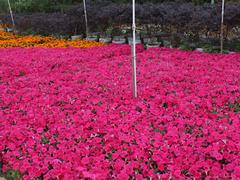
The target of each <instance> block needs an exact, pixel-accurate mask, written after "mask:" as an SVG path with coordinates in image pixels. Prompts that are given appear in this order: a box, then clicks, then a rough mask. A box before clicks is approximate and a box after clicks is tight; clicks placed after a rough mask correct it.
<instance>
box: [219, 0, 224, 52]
mask: <svg viewBox="0 0 240 180" xmlns="http://www.w3.org/2000/svg"><path fill="white" fill-rule="evenodd" d="M224 9H225V2H224V0H222V20H221V35H220V36H221V40H220V41H221V42H220V43H221V45H220V46H221V53H223V30H224V26H223V23H224Z"/></svg>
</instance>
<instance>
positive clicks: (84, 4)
mask: <svg viewBox="0 0 240 180" xmlns="http://www.w3.org/2000/svg"><path fill="white" fill-rule="evenodd" d="M83 8H84V17H85V26H86V37H88V18H87V6H86V0H83Z"/></svg>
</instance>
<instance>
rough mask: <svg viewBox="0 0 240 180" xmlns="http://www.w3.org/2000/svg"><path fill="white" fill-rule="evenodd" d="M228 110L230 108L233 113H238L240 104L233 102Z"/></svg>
mask: <svg viewBox="0 0 240 180" xmlns="http://www.w3.org/2000/svg"><path fill="white" fill-rule="evenodd" d="M229 108H232V109H233V111H234V112H236V113H238V112H240V103H239V102H237V101H235V102H234V103H230V104H229Z"/></svg>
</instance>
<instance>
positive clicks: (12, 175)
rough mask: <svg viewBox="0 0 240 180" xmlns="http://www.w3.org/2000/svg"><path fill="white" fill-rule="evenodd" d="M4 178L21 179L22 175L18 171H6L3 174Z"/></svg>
mask: <svg viewBox="0 0 240 180" xmlns="http://www.w3.org/2000/svg"><path fill="white" fill-rule="evenodd" d="M5 177H6V178H7V179H16V180H17V179H21V178H22V174H21V173H20V172H19V171H15V170H12V169H10V170H7V172H6V173H5Z"/></svg>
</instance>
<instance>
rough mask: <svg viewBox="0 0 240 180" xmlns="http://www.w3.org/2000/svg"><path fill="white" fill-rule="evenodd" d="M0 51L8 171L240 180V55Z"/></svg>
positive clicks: (0, 120) (124, 179)
mask: <svg viewBox="0 0 240 180" xmlns="http://www.w3.org/2000/svg"><path fill="white" fill-rule="evenodd" d="M137 52H138V54H137V72H138V75H137V78H138V92H139V96H138V98H136V99H133V98H132V91H131V88H132V87H131V86H132V79H131V78H132V75H131V71H132V69H131V51H130V47H129V46H128V45H108V46H102V47H94V48H90V49H77V48H66V49H61V48H59V49H57V48H56V49H54V48H32V49H31V48H30V49H24V48H6V49H0V152H1V153H0V166H1V171H3V173H5V172H11V173H13V174H14V173H15V174H17V175H19V177H21V178H22V179H38V180H40V179H44V180H45V179H63V180H75V179H92V180H105V179H109V180H111V179H118V180H129V179H131V180H142V179H148V180H150V179H162V180H165V179H166V180H167V179H172V180H178V179H206V180H210V179H211V180H212V179H233V180H237V179H240V131H239V127H240V54H228V55H219V54H218V55H217V54H211V55H210V54H206V53H200V52H186V51H180V50H176V49H167V48H152V49H149V50H144V49H143V48H142V47H141V46H138V50H137Z"/></svg>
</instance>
